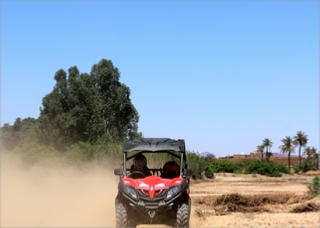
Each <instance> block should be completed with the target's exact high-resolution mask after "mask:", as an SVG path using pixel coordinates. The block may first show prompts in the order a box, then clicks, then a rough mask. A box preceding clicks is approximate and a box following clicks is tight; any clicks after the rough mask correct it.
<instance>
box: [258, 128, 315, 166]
mask: <svg viewBox="0 0 320 228" xmlns="http://www.w3.org/2000/svg"><path fill="white" fill-rule="evenodd" d="M308 141H309V139H308V135H307V134H305V133H304V132H302V131H298V132H297V133H296V135H294V136H293V137H291V136H286V137H285V138H283V139H282V140H281V143H282V144H281V145H280V146H279V150H280V151H281V152H282V153H284V154H287V155H288V167H291V162H290V161H291V154H293V153H295V150H296V148H298V153H299V164H298V165H294V166H293V168H294V170H295V171H303V172H307V171H309V170H317V169H318V167H319V153H318V151H317V149H316V148H315V147H311V146H307V144H308ZM272 146H273V142H272V141H271V139H269V138H265V139H264V140H263V141H262V144H260V145H258V146H257V152H258V153H260V156H261V161H264V160H265V161H267V162H269V161H270V158H271V157H272V156H273V153H272V152H271V147H272ZM303 148H304V150H303V151H302V149H303ZM302 157H304V159H303V161H302V159H301V158H302Z"/></svg>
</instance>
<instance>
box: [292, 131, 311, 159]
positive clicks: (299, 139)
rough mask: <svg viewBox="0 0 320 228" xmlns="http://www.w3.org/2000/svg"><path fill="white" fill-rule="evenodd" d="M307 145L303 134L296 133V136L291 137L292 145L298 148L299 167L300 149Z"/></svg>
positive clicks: (306, 137) (305, 136)
mask: <svg viewBox="0 0 320 228" xmlns="http://www.w3.org/2000/svg"><path fill="white" fill-rule="evenodd" d="M307 143H308V135H305V134H304V132H302V131H298V132H297V134H296V135H295V136H294V137H293V144H294V145H295V146H299V165H300V164H301V147H304V146H306V144H307Z"/></svg>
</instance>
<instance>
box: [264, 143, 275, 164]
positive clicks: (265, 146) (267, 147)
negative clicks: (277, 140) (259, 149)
mask: <svg viewBox="0 0 320 228" xmlns="http://www.w3.org/2000/svg"><path fill="white" fill-rule="evenodd" d="M272 145H273V142H272V141H271V140H270V139H269V138H265V139H264V140H263V141H262V146H263V147H264V148H265V150H266V159H267V161H270V157H271V156H272V152H271V151H269V150H270V149H271V147H272Z"/></svg>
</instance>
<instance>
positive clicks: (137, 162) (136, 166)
mask: <svg viewBox="0 0 320 228" xmlns="http://www.w3.org/2000/svg"><path fill="white" fill-rule="evenodd" d="M132 172H136V173H139V172H140V173H143V174H144V175H145V176H150V175H152V174H151V173H150V171H149V169H148V167H147V159H146V157H145V156H144V155H142V154H137V155H136V156H135V157H134V159H133V164H132V166H131V173H132ZM130 176H132V175H130Z"/></svg>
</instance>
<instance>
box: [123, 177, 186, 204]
mask: <svg viewBox="0 0 320 228" xmlns="http://www.w3.org/2000/svg"><path fill="white" fill-rule="evenodd" d="M182 179H183V178H182V176H179V177H176V178H173V179H167V178H161V177H159V176H148V177H145V178H138V179H133V178H131V177H127V176H124V177H123V178H122V180H123V183H124V185H126V186H132V187H134V188H136V189H140V190H141V192H142V193H143V194H145V195H146V196H149V197H150V198H151V199H152V198H153V197H154V196H157V195H159V194H161V192H162V191H163V190H164V189H168V188H169V187H172V186H178V185H180V184H181V182H182Z"/></svg>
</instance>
